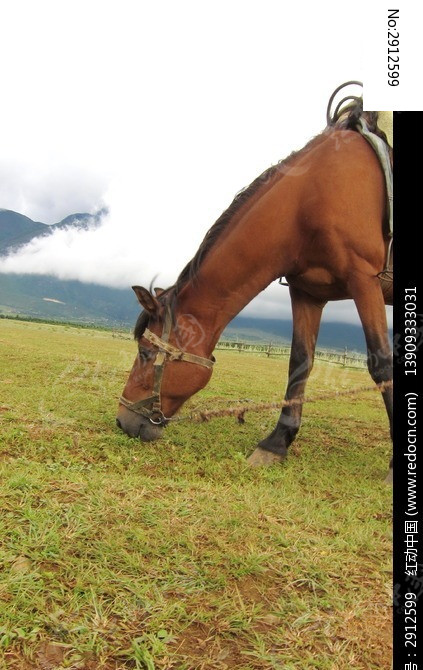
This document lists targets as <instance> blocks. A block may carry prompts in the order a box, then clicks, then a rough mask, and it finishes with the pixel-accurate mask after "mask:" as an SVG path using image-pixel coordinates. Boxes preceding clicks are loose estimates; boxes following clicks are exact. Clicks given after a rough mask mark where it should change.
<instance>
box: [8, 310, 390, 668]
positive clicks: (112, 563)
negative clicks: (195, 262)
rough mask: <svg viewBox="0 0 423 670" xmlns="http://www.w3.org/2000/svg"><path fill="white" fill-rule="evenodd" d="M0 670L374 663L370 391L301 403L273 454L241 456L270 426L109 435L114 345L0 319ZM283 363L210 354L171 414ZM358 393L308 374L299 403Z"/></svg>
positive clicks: (377, 614)
mask: <svg viewBox="0 0 423 670" xmlns="http://www.w3.org/2000/svg"><path fill="white" fill-rule="evenodd" d="M0 347H1V378H0V420H1V428H0V431H1V432H0V472H1V479H2V486H1V492H0V505H1V508H2V515H1V520H0V537H1V538H2V542H1V545H0V562H1V569H0V668H1V669H3V668H7V669H8V670H9V669H10V670H30V669H32V668H34V669H35V668H42V670H50V669H51V670H52V669H53V668H72V669H74V670H77V669H79V670H83V669H85V670H97V669H99V670H100V669H102V668H103V669H106V670H112V669H115V668H137V669H142V670H159V669H163V670H165V669H169V670H170V669H173V668H174V669H178V670H190V669H198V670H200V669H203V670H207V669H210V670H211V669H213V670H225V669H228V668H236V669H238V670H268V669H269V670H270V669H275V670H297V669H298V668H301V669H302V668H305V669H310V670H311V669H313V670H314V669H316V670H317V669H319V670H329V669H330V670H344V669H345V670H346V669H347V668H348V669H349V668H356V669H360V670H372V669H374V670H382V669H384V668H389V667H390V654H391V651H390V639H391V626H390V601H391V598H390V590H391V589H390V572H391V520H390V508H391V490H390V489H389V488H387V487H386V486H385V485H384V484H383V478H384V475H385V474H386V470H387V463H388V461H389V457H390V449H391V447H390V443H389V436H388V427H387V420H386V417H385V413H384V409H383V403H382V400H381V398H380V397H379V395H378V394H377V393H366V394H363V395H360V396H352V397H351V398H348V397H341V398H339V399H336V400H331V401H326V402H315V403H312V404H310V405H307V406H306V407H305V411H304V421H303V426H302V430H301V432H300V435H299V437H298V438H297V440H296V442H295V443H294V445H293V446H292V448H291V453H290V457H289V458H288V460H287V461H286V462H285V463H284V464H282V465H279V466H275V467H272V468H269V469H259V470H251V469H249V468H248V467H247V466H246V462H245V457H246V455H248V454H249V453H250V452H251V451H252V450H253V448H254V447H255V445H256V443H257V442H258V440H260V439H262V438H263V437H264V436H265V435H266V434H267V433H268V432H269V430H270V429H271V428H272V426H273V424H274V423H275V420H276V417H277V415H278V412H276V411H269V412H265V413H262V414H253V413H251V414H247V415H246V419H247V421H246V423H245V424H244V425H238V424H237V423H236V422H235V421H234V419H232V418H221V419H216V420H214V421H212V422H210V423H208V424H191V423H180V424H175V425H173V426H171V427H169V428H168V429H167V430H166V432H165V437H164V439H163V440H162V441H161V442H160V443H149V444H141V443H139V442H138V441H136V440H130V439H129V438H127V437H126V436H125V435H123V434H122V433H121V432H120V431H118V429H117V428H116V427H115V413H116V408H117V397H118V396H119V394H120V393H121V391H122V388H123V386H124V383H125V380H126V377H127V371H128V370H129V368H130V367H131V364H132V361H133V357H134V355H135V345H134V343H133V342H131V341H126V340H122V339H117V338H113V337H112V334H111V333H107V332H100V331H90V330H85V329H84V330H82V329H77V328H72V327H69V326H59V325H43V324H35V323H21V322H14V321H8V320H5V319H4V320H0ZM286 372H287V361H286V360H285V359H283V360H280V359H278V360H269V359H267V358H262V357H259V356H254V355H250V356H248V357H241V356H240V355H239V354H237V353H230V352H218V363H217V365H216V370H215V372H214V375H213V379H212V381H211V383H210V385H209V386H208V387H207V388H206V389H205V390H204V391H203V392H202V393H201V394H199V395H198V396H196V397H195V398H193V399H192V401H191V402H190V404H189V406H191V407H194V406H198V405H200V406H201V407H202V408H211V407H215V406H219V405H220V403H223V404H224V405H225V404H229V403H231V402H235V401H237V400H238V399H241V398H242V399H246V398H249V399H252V400H256V401H272V400H276V399H278V398H281V397H282V395H283V389H284V385H285V382H286ZM368 382H369V377H368V375H367V373H366V372H365V371H363V370H355V369H351V370H345V369H342V368H340V367H339V366H335V365H334V366H331V365H329V364H326V363H318V364H317V365H316V367H315V370H314V371H313V375H312V378H311V380H310V384H309V388H308V395H310V396H316V397H317V396H318V395H319V393H323V392H327V391H328V390H330V389H348V388H353V387H357V386H362V385H363V384H367V383H368Z"/></svg>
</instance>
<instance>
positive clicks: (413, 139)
mask: <svg viewBox="0 0 423 670" xmlns="http://www.w3.org/2000/svg"><path fill="white" fill-rule="evenodd" d="M422 233H423V112H394V329H393V331H394V337H393V342H394V490H393V502H394V519H393V538H394V551H393V632H394V655H393V661H394V663H393V667H394V670H397V669H398V670H400V669H401V670H415V668H417V667H418V666H416V665H414V664H416V663H417V655H415V654H417V652H418V644H419V643H418V642H417V647H416V648H414V647H412V646H411V645H406V644H405V642H406V637H405V635H406V632H407V631H406V625H410V624H411V626H412V625H413V622H412V621H407V622H406V621H405V616H406V612H405V607H404V603H405V598H404V596H405V594H406V593H409V592H410V591H411V592H414V593H416V598H417V616H416V618H417V633H418V631H419V628H421V627H420V626H419V623H420V621H419V620H420V619H421V618H423V607H422V602H423V597H421V596H420V597H419V596H417V594H418V592H419V591H420V590H421V582H419V579H417V580H414V579H413V578H410V577H409V576H407V575H406V571H405V562H406V557H405V553H404V552H405V549H406V541H405V540H406V533H405V521H406V520H410V519H411V517H407V515H406V510H407V494H408V491H407V480H408V477H407V466H408V460H407V458H406V457H405V456H404V453H405V452H406V451H407V431H408V426H407V398H406V393H410V392H413V393H419V386H421V384H420V383H419V382H420V380H421V377H422V375H423V370H422V369H420V368H421V366H422V365H423V358H422V355H421V352H420V348H421V346H422V343H423V333H422V320H421V314H422V312H423V292H422V290H421V276H422V274H423V244H422V242H421V240H422ZM413 286H416V287H417V301H416V302H417V309H416V311H417V315H420V318H418V319H417V347H418V348H417V368H416V369H417V374H416V376H414V375H405V365H404V355H405V353H406V352H405V339H404V336H405V331H404V328H405V318H406V316H405V296H406V291H405V289H406V288H410V287H413ZM420 422H421V416H418V419H417V429H418V434H419V433H420V434H421V427H420V429H419V423H420ZM420 440H421V437H420ZM418 442H419V438H418ZM417 451H418V447H417ZM419 467H421V463H419V457H418V454H417V480H418V478H419ZM417 519H418V516H417V517H413V520H417ZM420 523H422V522H421V521H420ZM418 531H419V532H418V534H417V535H416V537H417V538H418V544H417V547H418V554H419V555H420V557H419V558H418V559H417V560H418V563H420V564H421V562H422V559H421V546H422V543H423V526H422V527H419V528H418ZM420 568H421V565H420ZM419 577H420V578H421V571H419Z"/></svg>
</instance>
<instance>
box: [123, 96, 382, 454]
mask: <svg viewBox="0 0 423 670" xmlns="http://www.w3.org/2000/svg"><path fill="white" fill-rule="evenodd" d="M360 113H361V110H360V109H358V111H357V108H356V109H353V110H352V111H351V113H349V114H348V115H347V117H346V118H345V116H344V118H343V120H342V121H341V122H339V121H338V122H336V123H334V124H330V125H329V126H328V127H327V128H326V129H325V131H324V132H323V133H322V134H320V135H318V136H317V137H315V138H314V139H313V140H312V141H311V142H309V143H308V144H307V146H306V147H304V148H303V149H302V150H300V151H298V152H297V153H293V154H291V155H290V156H289V157H288V158H287V159H286V160H284V161H282V162H280V163H279V164H277V165H275V166H273V167H271V168H269V169H268V170H266V171H265V172H264V173H263V174H262V175H261V176H259V177H258V178H257V179H256V180H255V181H254V182H253V183H252V184H251V185H250V186H249V187H248V188H246V189H245V190H244V191H242V192H241V193H240V194H239V195H237V196H236V197H235V199H234V201H233V202H232V204H231V205H230V207H229V208H228V209H227V210H226V211H225V212H224V213H223V214H222V215H221V216H220V218H219V219H218V220H217V221H216V223H215V224H214V226H213V227H212V228H211V229H210V230H209V232H208V233H207V235H206V236H205V238H204V240H203V242H202V244H201V246H200V248H199V249H198V251H197V253H196V255H195V256H194V258H193V259H192V260H191V262H190V263H189V264H188V265H187V266H186V267H185V269H184V270H183V271H182V273H181V274H180V276H179V278H178V280H177V282H176V284H175V285H174V286H172V287H170V288H168V289H166V290H164V291H162V290H160V289H157V290H156V295H153V294H152V293H151V291H148V290H147V289H145V288H141V287H139V286H134V287H133V289H134V291H135V293H136V295H137V297H138V300H139V302H140V303H141V305H142V307H143V308H144V311H143V312H142V313H141V315H140V317H139V319H138V322H137V325H136V328H135V339H136V340H137V341H138V347H139V353H138V355H137V357H136V359H135V362H134V365H133V368H132V370H131V373H130V375H129V378H128V381H127V383H126V386H125V388H124V391H123V396H122V398H121V400H120V405H119V411H118V417H117V424H118V426H120V427H121V428H122V429H123V430H124V431H125V432H126V433H127V434H128V435H130V436H132V437H140V438H141V440H154V439H157V438H158V437H159V436H160V434H161V431H162V428H163V426H165V425H166V423H167V422H168V420H169V418H170V417H172V416H173V415H174V414H175V412H177V410H178V409H179V408H180V407H181V405H182V404H183V403H184V402H185V401H186V400H187V399H188V398H189V397H190V396H192V395H193V394H194V393H196V392H197V391H199V390H200V389H202V388H203V387H204V386H205V385H206V384H207V383H208V381H209V379H210V377H211V373H212V366H213V360H214V359H213V356H212V353H213V350H214V347H215V345H216V343H217V341H218V339H219V336H220V334H221V332H222V331H223V329H224V328H225V326H226V325H227V324H228V323H229V321H231V319H233V318H234V316H235V315H236V314H238V313H239V312H240V311H241V310H242V309H243V308H244V307H245V306H246V305H247V304H248V303H249V302H250V301H251V300H252V299H253V298H254V297H255V296H256V295H257V294H258V293H260V291H262V290H263V289H264V288H266V286H268V285H269V284H270V283H271V282H272V281H274V280H275V279H277V278H279V277H281V276H284V277H286V279H287V281H288V284H289V290H290V294H291V301H292V312H293V337H292V348H291V357H290V363H289V380H288V386H287V391H286V396H285V397H286V399H288V400H290V399H292V398H301V397H302V396H303V395H304V391H305V386H306V382H307V378H308V376H309V374H310V371H311V368H312V365H313V357H314V349H315V344H316V339H317V334H318V330H319V324H320V319H321V314H322V310H323V307H324V306H325V304H326V303H327V301H329V300H344V299H346V298H352V299H353V300H354V301H355V304H356V306H357V310H358V313H359V316H360V319H361V323H362V325H363V329H364V333H365V337H366V342H367V349H368V368H369V372H370V375H371V377H372V379H373V380H374V382H376V383H377V384H379V383H381V382H389V381H390V380H391V378H392V364H391V351H390V345H389V341H388V334H387V322H386V312H385V303H386V304H392V284H391V285H389V286H388V288H386V286H385V287H384V291H382V288H381V283H380V280H379V278H378V274H379V273H380V272H381V271H382V270H383V268H384V267H385V260H386V256H387V248H388V237H389V235H388V223H387V204H386V187H385V181H384V176H383V173H382V170H381V167H380V164H379V161H378V158H377V156H376V154H375V152H374V151H373V149H372V148H371V146H370V145H369V144H368V143H367V141H366V140H365V139H364V138H363V137H362V136H361V135H360V134H359V133H358V132H357V131H356V129H355V124H356V122H357V116H359V115H360ZM364 114H367V122H368V125H369V126H371V130H373V131H374V132H376V133H377V134H379V135H380V136H383V137H385V136H384V135H383V133H381V132H380V131H379V130H378V128H377V113H364ZM382 394H383V399H384V401H385V406H386V410H387V413H388V417H389V421H390V424H391V427H392V388H391V387H390V385H389V384H387V385H386V386H385V385H384V387H383V390H382ZM301 411H302V406H301V404H300V403H297V404H295V403H294V404H293V405H291V406H285V407H284V408H283V410H282V413H281V415H280V418H279V420H278V422H277V424H276V427H275V429H274V430H273V432H272V433H271V434H270V435H268V436H267V437H266V438H265V439H264V440H263V441H262V442H260V444H259V445H258V447H257V448H256V450H255V451H254V453H253V454H252V456H251V457H250V459H249V461H250V463H251V464H252V465H262V464H268V463H273V462H275V461H281V460H282V459H283V458H284V457H285V456H286V452H287V448H288V446H289V445H290V444H291V442H292V441H293V439H294V437H295V435H296V433H297V432H298V429H299V427H300V421H301Z"/></svg>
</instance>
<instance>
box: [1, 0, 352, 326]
mask: <svg viewBox="0 0 423 670" xmlns="http://www.w3.org/2000/svg"><path fill="white" fill-rule="evenodd" d="M0 22H1V25H2V38H1V40H0V59H1V62H2V64H3V65H2V72H1V92H2V105H1V107H0V146H1V151H0V207H3V208H6V209H13V210H15V211H18V212H21V213H23V214H26V215H27V216H29V217H31V218H32V219H34V220H38V221H43V222H46V223H53V222H56V221H59V220H60V219H62V218H64V217H65V216H67V215H69V214H72V213H74V212H81V211H89V212H94V211H95V210H97V209H99V208H100V207H102V206H104V205H107V206H108V207H109V210H110V214H109V216H108V217H106V218H105V220H104V222H103V225H102V226H101V227H100V228H99V229H98V230H95V231H87V232H80V233H78V234H75V232H72V231H68V232H66V231H61V232H60V233H57V234H56V235H54V236H52V237H49V238H47V239H43V240H42V241H40V242H37V243H33V244H32V245H30V246H29V247H27V248H25V249H24V250H23V251H22V252H21V253H20V254H19V255H18V256H17V257H14V258H13V257H12V258H9V259H7V260H6V261H2V262H1V263H0V271H3V272H10V271H19V272H32V273H34V272H35V273H51V274H55V275H57V276H59V277H61V278H66V279H70V278H73V279H75V278H76V279H81V280H83V281H94V282H100V283H103V284H106V285H111V286H120V287H122V286H129V285H131V284H149V283H150V280H151V278H152V277H153V276H154V275H157V274H158V275H159V277H158V280H157V283H158V284H161V285H163V286H165V285H169V284H171V283H173V282H174V280H175V279H176V277H177V275H178V273H179V271H180V270H181V268H182V266H183V265H184V264H185V263H186V262H187V261H188V260H189V258H190V257H191V256H192V255H193V254H194V252H195V250H196V249H197V247H198V245H199V243H200V242H201V240H202V238H203V236H204V234H205V232H206V231H207V229H208V228H209V227H210V226H211V225H212V223H213V222H214V221H215V220H216V218H217V217H218V216H219V215H220V213H221V212H222V211H223V210H224V209H225V208H226V207H227V206H228V205H229V204H230V202H231V200H232V199H233V196H234V195H235V193H236V192H237V191H239V190H240V189H241V188H242V187H244V186H246V185H248V184H249V183H250V182H251V181H252V180H253V179H254V178H255V177H256V176H257V175H258V174H259V173H260V172H262V171H263V170H264V169H265V168H267V167H268V166H269V165H271V164H273V163H276V162H277V161H278V160H279V159H281V158H284V157H285V156H286V155H287V154H289V153H290V152H291V151H292V150H296V149H300V148H301V147H302V146H303V145H304V144H305V143H306V142H307V141H308V140H309V139H310V138H311V137H313V136H314V135H316V134H318V133H319V132H320V131H321V130H323V128H324V126H325V112H326V104H327V101H328V98H329V96H330V94H331V93H332V91H333V90H334V89H335V88H336V86H338V85H339V84H340V83H342V82H344V81H346V80H348V79H363V77H364V73H363V69H362V64H361V44H360V35H361V28H360V26H361V23H362V13H361V12H357V11H354V10H351V9H350V5H348V3H347V4H345V3H339V2H325V3H315V4H312V3H308V2H307V3H305V2H296V3H289V4H288V3H285V2H281V1H280V0H279V1H278V2H273V1H269V0H267V1H266V0H265V1H264V2H260V3H258V2H257V1H254V2H248V1H242V2H241V1H237V0H230V1H229V2H228V1H227V0H225V1H222V0H214V1H213V2H198V1H197V2H194V1H186V0H178V2H170V0H168V1H166V2H160V3H151V2H146V1H145V0H138V1H132V0H123V1H121V2H119V3H118V2H107V1H106V2H105V1H104V0H103V1H102V2H99V1H97V0H89V1H87V0H84V1H83V2H81V1H80V0H72V2H69V1H68V0H62V1H61V2H57V0H55V1H54V2H49V1H46V0H37V2H22V1H19V0H16V1H15V2H13V3H12V2H8V3H7V2H6V3H3V4H2V6H1V9H0ZM247 313H248V314H250V315H251V314H256V315H260V316H268V317H273V318H278V317H284V318H286V317H287V316H288V315H289V314H290V308H289V299H288V291H287V289H286V288H282V287H280V286H277V285H276V284H275V285H272V286H271V287H270V288H269V289H268V290H267V291H266V292H264V293H263V294H261V295H260V296H259V298H257V299H256V300H255V301H253V303H251V304H250V306H249V307H248V308H247ZM326 318H327V319H331V320H346V321H352V322H355V321H356V320H357V317H356V312H355V308H354V306H353V305H352V304H351V303H350V302H349V301H348V302H342V303H336V304H333V305H331V306H328V308H326Z"/></svg>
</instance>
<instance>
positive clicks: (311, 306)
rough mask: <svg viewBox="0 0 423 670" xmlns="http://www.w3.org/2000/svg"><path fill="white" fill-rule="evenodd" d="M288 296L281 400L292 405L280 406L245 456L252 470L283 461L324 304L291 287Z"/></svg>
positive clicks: (298, 415) (296, 424)
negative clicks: (289, 326) (288, 341)
mask: <svg viewBox="0 0 423 670" xmlns="http://www.w3.org/2000/svg"><path fill="white" fill-rule="evenodd" d="M290 293H291V302H292V317H293V335H292V346H291V356H290V359H289V379H288V386H287V390H286V394H285V400H287V401H290V400H293V401H294V403H293V404H292V405H286V406H284V407H283V409H282V412H281V415H280V417H279V420H278V422H277V424H276V427H275V429H274V430H273V431H272V432H271V433H270V435H268V436H267V437H266V438H265V439H264V440H262V441H261V442H260V443H259V445H258V446H257V448H256V449H255V451H254V452H253V453H252V454H251V456H250V457H249V459H248V463H249V464H250V465H251V466H253V467H257V466H261V465H271V464H273V463H277V462H280V461H283V460H284V459H285V458H286V455H287V450H288V447H289V445H290V444H291V442H292V441H293V440H294V439H295V436H296V434H297V433H298V430H299V428H300V425H301V414H302V403H301V402H295V401H296V400H297V401H300V400H301V398H302V397H303V396H304V392H305V387H306V384H307V380H308V377H309V375H310V372H311V369H312V367H313V361H314V350H315V347H316V340H317V335H318V332H319V326H320V320H321V316H322V310H323V307H324V306H325V304H326V303H324V302H323V303H316V302H315V301H313V299H312V298H311V297H310V296H309V295H307V294H306V293H303V292H302V291H299V290H298V289H294V288H292V287H291V288H290Z"/></svg>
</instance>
